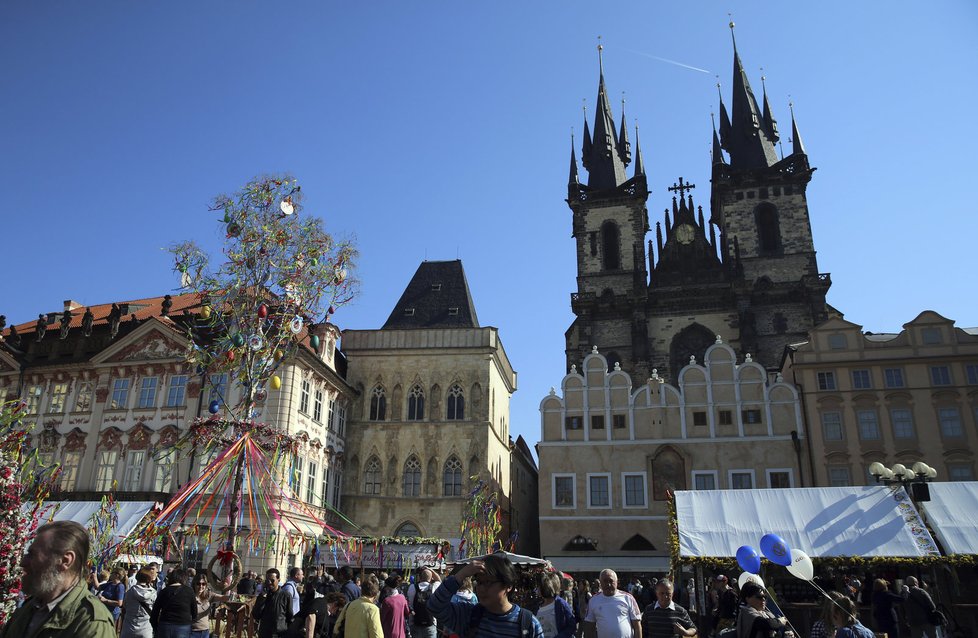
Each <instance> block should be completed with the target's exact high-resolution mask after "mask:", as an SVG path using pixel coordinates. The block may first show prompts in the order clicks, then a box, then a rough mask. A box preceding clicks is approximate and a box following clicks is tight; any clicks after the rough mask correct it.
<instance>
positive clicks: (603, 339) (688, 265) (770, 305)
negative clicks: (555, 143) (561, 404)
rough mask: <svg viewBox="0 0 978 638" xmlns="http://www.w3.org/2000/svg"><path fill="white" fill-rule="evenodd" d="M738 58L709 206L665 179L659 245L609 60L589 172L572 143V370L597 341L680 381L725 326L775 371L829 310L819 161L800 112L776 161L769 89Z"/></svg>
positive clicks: (723, 109) (624, 364)
mask: <svg viewBox="0 0 978 638" xmlns="http://www.w3.org/2000/svg"><path fill="white" fill-rule="evenodd" d="M731 28H733V25H732V24H731ZM599 64H600V47H599ZM733 67H734V68H733V83H732V86H733V94H732V96H731V103H730V105H731V108H730V111H729V112H728V110H727V106H726V104H724V102H723V98H722V96H721V99H720V109H719V112H720V118H719V119H720V131H719V135H718V134H717V131H716V127H715V126H714V131H713V153H712V155H713V165H712V175H711V190H710V201H709V214H708V216H707V215H705V214H704V211H703V206H702V204H697V203H696V202H695V200H694V194H693V192H692V189H693V188H694V186H693V185H692V184H688V183H686V182H684V181H683V179H682V178H681V177H680V178H679V179H678V180H677V181H676V183H674V185H673V186H671V187H669V188H668V190H669V191H670V192H671V193H672V202H671V206H670V207H669V208H667V209H666V210H665V214H664V216H663V218H662V220H661V221H657V222H656V223H655V239H654V241H653V240H652V239H646V237H647V234H648V233H649V232H650V231H651V227H650V225H649V214H648V208H647V201H648V199H649V195H650V191H649V186H648V182H649V180H648V176H647V175H646V173H645V167H644V164H643V161H642V151H641V148H640V146H639V139H638V131H637V130H636V131H635V154H634V165H633V169H632V176H631V177H628V175H627V172H626V169H627V167H628V165H629V164H631V163H632V159H633V157H632V149H631V143H630V141H629V139H628V132H627V130H626V127H625V115H624V113H622V117H621V126H620V127H616V126H615V121H614V117H613V115H612V112H611V107H610V104H609V101H608V95H607V91H606V88H605V79H604V68H603V65H602V66H601V68H600V74H599V80H598V97H597V108H596V109H595V115H594V124H593V130H592V128H591V127H590V126H589V123H588V121H587V119H586V118H585V122H584V136H583V137H584V140H583V147H582V149H581V163H582V164H583V167H584V169H585V170H586V171H587V179H586V181H583V180H582V177H581V174H580V173H579V171H578V164H577V156H576V150H575V149H574V148H573V145H572V148H571V161H570V178H569V182H568V188H567V204H568V205H569V206H570V209H571V211H572V213H573V236H574V238H575V239H576V241H577V292H576V293H574V294H572V296H571V306H572V310H573V312H574V314H575V315H576V319H575V320H574V322H573V324H572V325H571V326H570V328H569V329H568V330H567V332H566V335H565V337H566V356H567V366H568V368H569V367H570V366H571V365H572V364H580V363H581V362H582V361H583V360H584V357H585V356H586V355H588V354H589V353H590V352H591V349H592V347H593V346H597V347H598V349H599V350H600V351H601V352H602V353H603V354H605V355H606V356H607V359H608V364H609V367H610V368H612V369H613V368H614V367H615V366H620V368H621V369H622V370H625V371H627V372H628V373H630V375H631V376H632V378H633V379H636V380H642V379H646V378H648V377H649V376H651V373H652V371H653V369H657V370H658V374H659V376H665V377H667V378H672V377H674V376H675V375H676V374H677V373H678V372H679V370H680V369H681V368H682V367H683V366H684V365H686V364H688V363H689V362H690V358H691V357H695V358H696V361H697V362H702V361H703V356H704V353H705V351H706V349H707V348H708V347H709V346H710V345H712V344H713V343H714V342H715V341H716V338H717V336H719V337H721V338H722V340H723V342H724V343H728V344H730V345H731V346H732V347H734V348H735V349H736V350H737V351H738V352H739V355H740V356H741V357H744V356H745V355H746V354H748V353H750V354H752V356H753V359H754V360H755V361H758V362H760V363H762V364H763V365H764V366H765V367H767V368H768V369H769V370H770V369H773V368H775V367H777V365H778V364H779V362H780V358H781V354H782V351H783V349H784V346H785V345H786V344H788V343H792V342H796V341H804V340H805V339H806V338H807V334H808V331H809V330H810V329H811V328H812V327H813V326H815V325H816V324H818V323H820V322H822V321H824V320H825V319H826V318H827V317H828V312H829V311H830V310H831V309H830V307H829V306H827V305H826V302H825V295H826V292H827V291H828V288H829V285H830V283H831V282H830V279H829V276H828V275H827V274H821V273H819V271H818V265H817V262H816V259H815V247H814V244H813V241H812V232H811V225H810V222H809V211H808V203H807V198H806V189H807V187H808V183H809V181H810V180H811V177H812V173H813V172H814V170H815V169H814V168H812V167H811V166H810V165H809V162H808V155H807V154H806V152H805V148H804V146H803V144H802V140H801V136H800V135H799V133H798V127H797V125H796V123H795V120H794V114H793V113H792V121H791V128H792V132H791V154H790V155H787V156H785V157H783V158H780V159H779V157H778V153H777V150H776V144H777V142H778V140H779V132H778V126H777V122H776V121H775V119H774V116H773V114H772V112H771V107H770V105H769V103H768V98H767V93H766V91H764V93H763V95H762V99H761V104H760V105H759V104H758V101H757V99H756V97H755V95H754V92H753V90H752V89H751V86H750V82H749V81H748V78H747V74H746V72H745V71H744V66H743V64H742V63H741V60H740V55H739V54H738V52H737V48H736V42H735V43H734V64H733ZM724 151H725V152H726V155H725V154H724Z"/></svg>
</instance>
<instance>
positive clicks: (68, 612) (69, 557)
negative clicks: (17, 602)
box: [0, 521, 116, 638]
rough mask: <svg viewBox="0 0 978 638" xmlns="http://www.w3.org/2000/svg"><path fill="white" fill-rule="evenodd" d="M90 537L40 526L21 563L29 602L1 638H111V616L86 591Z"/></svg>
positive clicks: (74, 527) (77, 529)
mask: <svg viewBox="0 0 978 638" xmlns="http://www.w3.org/2000/svg"><path fill="white" fill-rule="evenodd" d="M88 552H89V540H88V531H87V530H86V529H85V528H84V527H82V526H81V525H79V524H78V523H75V522H73V521H55V522H54V523H48V524H47V525H43V526H41V527H40V528H39V529H38V530H37V536H36V537H35V538H34V542H33V543H31V546H30V549H28V550H27V553H26V554H24V558H23V559H22V560H21V567H23V569H24V574H23V576H22V577H21V583H22V587H23V590H24V594H25V595H27V597H28V598H27V600H26V601H25V602H24V604H23V606H22V607H21V608H20V609H18V610H17V611H15V612H14V615H13V616H12V617H11V619H10V622H9V623H7V625H6V627H4V628H3V632H2V633H0V638H56V637H57V638H61V637H65V638H67V637H69V636H72V637H76V638H115V635H116V633H115V621H114V620H113V619H112V614H111V613H110V612H109V610H108V609H107V608H106V606H105V605H103V604H102V603H101V602H99V600H98V599H97V598H95V596H93V595H92V594H91V593H89V591H88V586H87V585H86V582H85V577H86V575H87V574H86V569H87V565H88Z"/></svg>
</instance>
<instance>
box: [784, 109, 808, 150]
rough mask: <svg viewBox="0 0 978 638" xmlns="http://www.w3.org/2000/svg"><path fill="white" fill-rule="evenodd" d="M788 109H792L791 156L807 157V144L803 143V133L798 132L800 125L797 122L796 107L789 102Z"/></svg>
mask: <svg viewBox="0 0 978 638" xmlns="http://www.w3.org/2000/svg"><path fill="white" fill-rule="evenodd" d="M788 108H789V109H791V154H792V155H807V153H806V152H805V144H804V143H803V142H802V141H801V133H799V132H798V123H797V122H795V105H794V104H793V103H791V102H789V103H788Z"/></svg>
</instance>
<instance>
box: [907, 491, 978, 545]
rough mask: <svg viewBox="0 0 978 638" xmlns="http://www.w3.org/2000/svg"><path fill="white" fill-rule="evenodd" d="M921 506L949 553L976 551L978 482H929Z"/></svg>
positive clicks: (977, 536) (977, 539)
mask: <svg viewBox="0 0 978 638" xmlns="http://www.w3.org/2000/svg"><path fill="white" fill-rule="evenodd" d="M928 487H929V488H930V500H929V501H924V502H922V503H921V504H920V505H921V509H923V510H924V513H925V514H926V515H927V521H928V522H929V523H930V526H931V528H932V529H933V530H934V534H935V535H936V536H937V539H938V540H939V541H941V545H943V546H944V551H945V552H947V553H948V554H978V482H974V481H971V482H961V483H958V482H954V483H930V484H928Z"/></svg>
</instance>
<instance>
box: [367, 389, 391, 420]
mask: <svg viewBox="0 0 978 638" xmlns="http://www.w3.org/2000/svg"><path fill="white" fill-rule="evenodd" d="M370 420H371V421H386V420H387V395H386V393H385V392H384V388H383V387H381V386H377V387H375V388H374V389H373V391H372V392H371V393H370Z"/></svg>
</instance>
